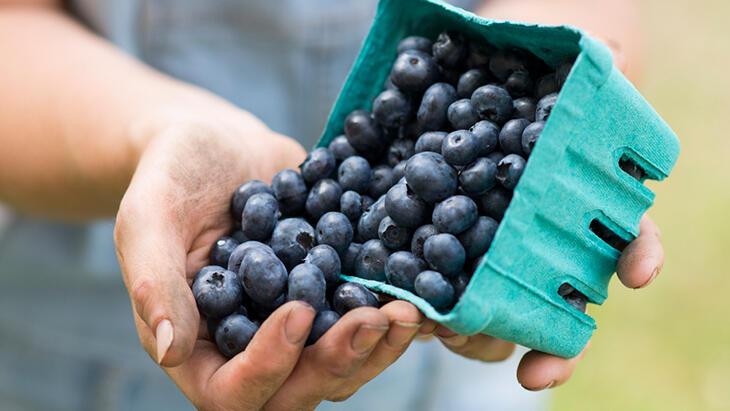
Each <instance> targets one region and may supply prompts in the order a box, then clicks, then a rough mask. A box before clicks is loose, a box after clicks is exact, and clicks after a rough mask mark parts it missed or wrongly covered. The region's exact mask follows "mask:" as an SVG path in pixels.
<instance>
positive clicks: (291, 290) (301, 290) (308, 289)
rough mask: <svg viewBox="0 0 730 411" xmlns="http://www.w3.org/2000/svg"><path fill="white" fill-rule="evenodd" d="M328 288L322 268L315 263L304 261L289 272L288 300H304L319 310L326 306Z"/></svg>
mask: <svg viewBox="0 0 730 411" xmlns="http://www.w3.org/2000/svg"><path fill="white" fill-rule="evenodd" d="M326 289H327V283H326V282H325V279H324V274H323V273H322V270H320V269H319V267H317V266H316V265H314V264H309V263H302V264H299V265H298V266H296V267H294V268H293V269H292V270H291V272H290V273H289V280H288V282H287V301H296V300H298V301H304V302H305V303H307V304H309V305H311V306H312V307H314V309H315V310H318V311H319V310H322V309H324V307H325V304H324V300H325V290H326Z"/></svg>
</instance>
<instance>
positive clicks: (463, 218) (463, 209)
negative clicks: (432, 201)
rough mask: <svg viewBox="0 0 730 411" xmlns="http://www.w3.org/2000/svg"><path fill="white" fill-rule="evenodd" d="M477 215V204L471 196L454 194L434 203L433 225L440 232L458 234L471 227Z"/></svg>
mask: <svg viewBox="0 0 730 411" xmlns="http://www.w3.org/2000/svg"><path fill="white" fill-rule="evenodd" d="M478 217H479V213H478V211H477V205H476V203H475V202H474V200H472V199H471V198H469V197H467V196H462V195H455V196H453V197H449V198H447V199H446V200H444V201H442V202H440V203H438V204H436V207H434V209H433V216H432V219H433V225H435V226H436V228H437V229H438V230H439V231H440V232H442V233H450V234H459V233H462V232H464V231H466V230H467V229H468V228H469V227H471V226H472V225H473V224H474V223H475V222H476V220H477V218H478Z"/></svg>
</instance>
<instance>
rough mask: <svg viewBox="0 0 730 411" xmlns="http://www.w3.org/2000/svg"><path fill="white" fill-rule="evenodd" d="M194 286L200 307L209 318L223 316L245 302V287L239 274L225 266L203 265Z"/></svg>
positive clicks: (196, 299) (194, 294) (196, 300)
mask: <svg viewBox="0 0 730 411" xmlns="http://www.w3.org/2000/svg"><path fill="white" fill-rule="evenodd" d="M192 288H193V297H194V298H195V302H196V304H197V305H198V309H199V310H200V312H201V313H202V314H203V315H204V316H206V317H208V318H223V317H225V316H227V315H229V314H231V313H232V312H234V311H236V309H237V308H238V307H239V306H240V305H241V304H242V303H243V288H242V287H241V283H240V281H238V276H237V275H236V273H234V272H232V271H228V270H226V269H225V268H223V267H218V266H208V267H203V269H202V270H200V272H199V273H198V275H197V276H196V277H195V280H194V281H193V286H192Z"/></svg>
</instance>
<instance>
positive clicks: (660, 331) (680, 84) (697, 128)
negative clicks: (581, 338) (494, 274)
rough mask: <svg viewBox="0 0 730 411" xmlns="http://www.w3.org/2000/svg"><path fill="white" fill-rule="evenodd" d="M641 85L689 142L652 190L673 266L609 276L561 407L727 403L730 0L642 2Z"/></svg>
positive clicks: (559, 392)
mask: <svg viewBox="0 0 730 411" xmlns="http://www.w3.org/2000/svg"><path fill="white" fill-rule="evenodd" d="M641 4H642V8H643V10H642V11H643V13H642V19H643V30H644V31H645V38H646V44H645V53H646V58H645V60H644V64H645V67H644V72H643V74H642V76H641V79H640V81H639V84H638V87H639V89H640V90H641V92H642V93H643V94H644V96H645V97H646V98H647V99H648V100H649V101H650V102H651V103H652V104H653V105H654V107H655V108H656V110H657V111H658V112H659V113H660V114H661V115H662V116H663V117H664V118H665V119H666V120H667V121H668V122H669V124H670V125H671V126H672V127H673V128H674V130H675V132H676V133H677V134H678V135H679V137H680V140H681V142H682V154H681V156H680V158H679V162H678V163H677V166H676V168H675V170H674V171H673V173H672V175H671V177H670V178H669V179H668V180H666V181H664V182H662V183H659V184H656V183H655V184H653V185H651V183H650V187H651V188H652V190H654V191H655V192H656V194H657V199H656V205H655V206H654V208H653V209H652V210H651V212H650V215H651V216H652V217H653V218H654V220H655V221H656V222H657V223H658V225H659V226H660V228H661V230H662V234H663V235H662V240H663V242H664V245H665V249H666V255H667V259H666V264H665V266H664V269H663V271H662V272H661V274H660V276H659V278H658V281H656V282H655V283H654V284H653V285H652V286H651V287H649V288H647V289H644V290H640V291H639V290H636V291H633V290H627V289H625V288H623V287H622V286H621V285H620V283H618V281H614V282H613V284H612V286H611V289H610V291H609V296H610V297H609V299H608V300H607V301H606V303H605V304H604V306H602V307H591V309H590V314H591V315H592V316H594V317H595V318H596V320H597V322H598V325H599V328H598V330H597V332H596V334H595V337H594V339H593V342H592V345H591V348H590V349H589V351H588V353H587V355H586V357H585V359H584V361H583V363H582V364H580V366H579V367H578V369H577V371H576V373H575V375H574V377H573V379H572V380H571V381H570V382H569V383H568V384H567V385H565V386H563V387H560V388H558V389H556V390H555V392H554V399H553V409H555V410H645V411H649V410H730V327H728V321H727V319H726V315H728V314H730V298H728V297H727V292H728V291H730V269H728V265H727V261H728V257H729V256H730V137H729V136H728V134H727V132H725V131H723V130H724V127H727V126H726V124H727V121H728V117H729V113H730V112H729V110H730V75H728V74H727V73H728V67H729V66H730V25H728V24H727V17H728V16H729V15H730V2H728V1H727V0H705V1H692V0H672V1H663V0H642V1H641Z"/></svg>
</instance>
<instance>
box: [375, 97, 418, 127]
mask: <svg viewBox="0 0 730 411" xmlns="http://www.w3.org/2000/svg"><path fill="white" fill-rule="evenodd" d="M410 116H411V102H410V101H408V98H406V96H405V94H403V93H401V92H400V91H398V90H385V91H383V92H382V93H380V94H378V96H377V97H376V98H375V100H374V101H373V117H374V118H375V121H377V122H378V124H380V125H381V126H383V127H387V128H398V127H400V126H402V125H404V124H405V123H406V122H407V121H408V119H409V117H410Z"/></svg>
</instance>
